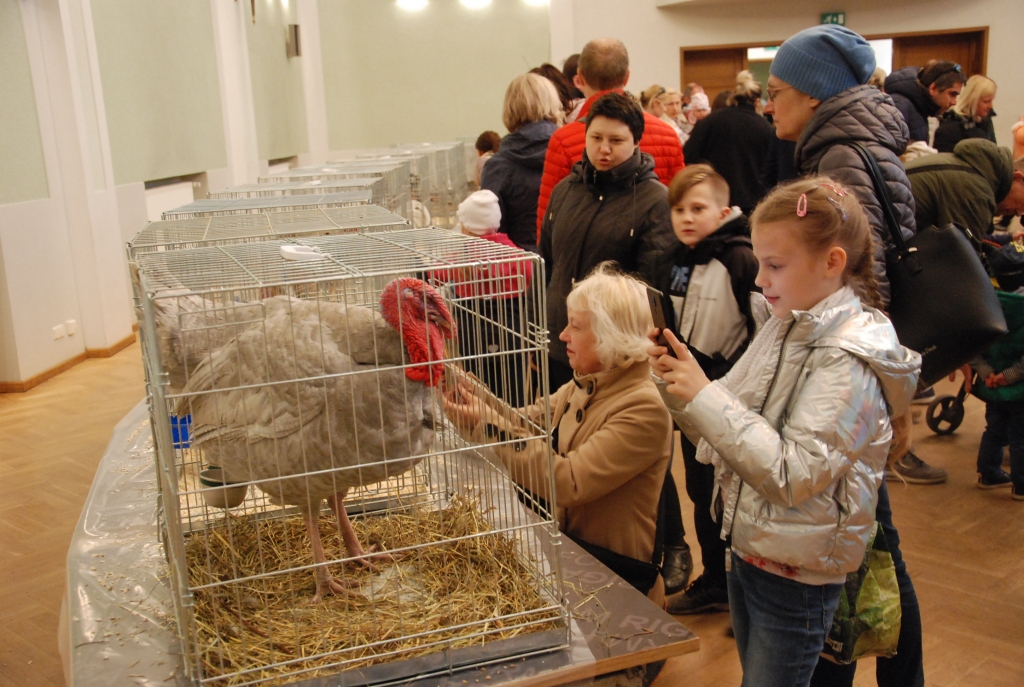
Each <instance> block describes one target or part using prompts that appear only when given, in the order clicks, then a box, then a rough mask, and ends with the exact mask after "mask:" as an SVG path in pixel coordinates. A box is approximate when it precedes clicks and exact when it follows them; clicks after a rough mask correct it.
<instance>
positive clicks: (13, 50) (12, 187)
mask: <svg viewBox="0 0 1024 687" xmlns="http://www.w3.org/2000/svg"><path fill="white" fill-rule="evenodd" d="M49 195H50V191H49V186H48V184H47V182H46V162H45V161H44V159H43V142H42V139H41V138H40V136H39V119H38V116H37V114H36V96H35V93H34V92H33V90H32V73H31V71H30V69H29V64H28V50H27V47H26V45H25V30H24V29H23V28H22V24H21V9H19V7H18V0H0V205H5V204H7V203H21V202H24V201H27V200H38V199H39V198H46V197H48V196H49Z"/></svg>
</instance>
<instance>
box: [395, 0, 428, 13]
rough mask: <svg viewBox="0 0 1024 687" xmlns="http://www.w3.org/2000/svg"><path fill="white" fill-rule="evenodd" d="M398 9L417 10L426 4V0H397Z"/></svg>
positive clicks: (423, 7)
mask: <svg viewBox="0 0 1024 687" xmlns="http://www.w3.org/2000/svg"><path fill="white" fill-rule="evenodd" d="M397 5H398V7H399V8H400V9H403V10H405V11H406V12H419V11H420V10H422V9H425V8H426V6H427V0H397Z"/></svg>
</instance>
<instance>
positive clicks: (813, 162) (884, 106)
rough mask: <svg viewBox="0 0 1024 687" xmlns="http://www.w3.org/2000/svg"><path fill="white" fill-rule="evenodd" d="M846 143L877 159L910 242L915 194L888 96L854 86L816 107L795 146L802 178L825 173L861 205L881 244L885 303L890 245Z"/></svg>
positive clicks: (902, 128) (879, 270) (860, 166)
mask: <svg viewBox="0 0 1024 687" xmlns="http://www.w3.org/2000/svg"><path fill="white" fill-rule="evenodd" d="M850 141H859V142H860V143H861V144H862V145H863V146H864V147H865V148H867V149H868V151H869V152H870V153H871V154H872V155H874V157H875V159H876V160H878V164H879V166H880V167H881V168H882V174H883V175H884V176H885V180H886V184H887V185H888V187H889V195H890V196H891V197H892V200H893V203H894V204H895V205H896V213H897V216H898V217H899V220H900V225H901V226H902V227H903V235H904V237H905V238H909V237H910V236H912V235H913V234H914V230H915V226H916V225H915V223H914V195H913V193H912V192H911V188H910V180H909V179H907V173H906V172H905V171H904V169H903V163H902V162H900V158H899V156H900V155H902V154H903V151H904V150H906V147H907V125H906V123H905V122H904V121H903V117H902V116H901V115H900V113H899V110H897V109H896V107H895V106H894V105H893V104H892V100H891V99H890V98H889V96H887V95H886V94H884V93H882V92H881V91H879V90H878V89H877V88H875V87H874V86H854V87H853V88H850V89H848V90H845V91H843V92H842V93H840V94H839V95H837V96H835V97H833V98H830V99H829V100H826V101H825V102H823V103H822V104H821V105H819V106H818V110H817V112H815V113H814V116H813V117H811V121H809V122H808V123H807V126H805V127H804V130H803V133H801V134H800V140H799V141H797V144H796V164H797V167H798V168H799V170H800V173H801V174H823V175H825V176H829V177H832V178H833V179H835V180H836V181H838V182H840V183H842V184H844V185H846V186H847V187H848V188H850V189H852V190H853V192H854V194H856V196H857V198H858V200H860V202H861V205H863V206H864V210H865V212H867V215H868V221H870V222H871V228H872V229H873V230H874V232H875V238H876V239H877V240H878V243H879V245H878V247H877V249H876V252H875V258H876V260H875V276H876V277H877V278H878V287H879V293H880V294H881V296H882V300H883V302H885V303H888V302H889V280H888V279H886V277H885V249H886V248H888V247H891V246H892V240H891V239H890V237H889V230H888V229H887V228H886V226H885V218H884V216H883V215H882V205H881V203H880V202H879V200H878V198H877V197H876V195H875V188H874V186H873V185H872V183H871V177H870V176H869V175H868V172H867V170H866V169H865V167H864V162H863V161H862V160H861V159H860V156H859V155H858V154H857V151H855V150H854V149H853V148H851V147H850V146H848V145H845V144H846V143H848V142H850Z"/></svg>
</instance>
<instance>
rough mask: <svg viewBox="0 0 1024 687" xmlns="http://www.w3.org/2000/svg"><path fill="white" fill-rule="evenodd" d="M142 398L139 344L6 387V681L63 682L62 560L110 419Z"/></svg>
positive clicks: (1, 647) (1, 403) (1, 596)
mask: <svg viewBox="0 0 1024 687" xmlns="http://www.w3.org/2000/svg"><path fill="white" fill-rule="evenodd" d="M143 396H144V383H143V376H142V358H141V356H140V353H139V345H138V344H137V343H136V344H132V345H131V346H129V347H128V348H126V349H124V350H123V351H121V352H120V353H118V354H116V355H114V356H113V357H111V358H90V359H88V360H86V361H85V362H82V363H80V364H78V365H76V366H75V367H73V368H71V369H70V370H68V371H66V372H64V373H62V374H60V375H58V376H57V377H55V378H53V379H51V380H49V381H47V382H44V383H42V384H40V385H39V386H37V387H35V388H34V389H31V390H29V391H27V392H25V393H22V394H0V685H2V686H3V687H7V686H8V685H25V686H28V685H31V686H32V687H51V686H53V687H60V686H61V685H63V684H64V674H63V669H62V668H61V662H60V656H59V655H58V653H57V622H58V618H59V616H60V604H61V598H62V596H63V593H64V579H65V573H64V569H65V566H64V561H65V556H66V554H67V549H68V545H69V544H70V542H71V535H72V533H73V532H74V529H75V525H76V524H77V522H78V516H79V514H80V513H81V510H82V505H83V504H84V503H85V498H86V496H87V495H88V493H89V487H90V485H91V484H92V477H93V474H94V473H95V471H96V465H97V464H98V463H99V460H100V458H101V457H102V456H103V451H104V450H105V449H106V446H107V442H108V441H109V440H110V435H111V432H112V431H113V428H114V425H116V424H117V423H118V421H119V420H120V419H121V418H122V417H124V416H125V414H126V413H127V412H128V411H129V410H130V409H131V408H132V407H133V406H134V405H135V404H136V403H138V402H139V401H140V400H141V399H142V398H143Z"/></svg>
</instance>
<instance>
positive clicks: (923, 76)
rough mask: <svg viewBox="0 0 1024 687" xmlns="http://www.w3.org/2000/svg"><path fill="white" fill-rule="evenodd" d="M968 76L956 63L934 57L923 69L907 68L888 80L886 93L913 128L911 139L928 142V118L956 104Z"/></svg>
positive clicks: (911, 140) (894, 73)
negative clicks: (965, 75)
mask: <svg viewBox="0 0 1024 687" xmlns="http://www.w3.org/2000/svg"><path fill="white" fill-rule="evenodd" d="M965 81H966V77H964V72H963V70H962V69H961V68H960V65H958V64H957V63H955V62H949V61H947V60H932V61H930V62H929V63H928V64H926V65H925V66H924V68H923V69H918V68H917V67H904V68H903V69H897V70H896V71H894V72H893V73H892V74H890V75H889V76H888V77H887V78H886V79H885V92H886V93H888V94H889V97H891V98H892V102H893V103H894V104H895V105H896V109H898V110H899V111H900V114H902V115H903V119H904V121H906V123H907V128H909V129H910V142H914V141H925V142H926V143H927V141H928V118H929V117H941V116H942V113H943V112H945V111H946V110H948V109H949V108H951V107H953V106H954V105H956V99H957V97H958V96H959V95H960V89H962V88H963V86H964V82H965Z"/></svg>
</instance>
